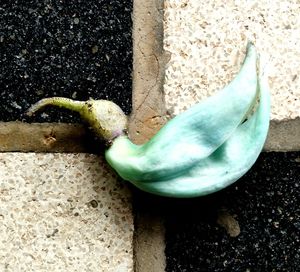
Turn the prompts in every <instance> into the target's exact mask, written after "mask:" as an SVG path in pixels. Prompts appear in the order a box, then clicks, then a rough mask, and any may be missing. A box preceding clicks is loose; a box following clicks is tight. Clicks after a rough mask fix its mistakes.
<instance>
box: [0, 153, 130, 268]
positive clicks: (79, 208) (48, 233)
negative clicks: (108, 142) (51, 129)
mask: <svg viewBox="0 0 300 272" xmlns="http://www.w3.org/2000/svg"><path fill="white" fill-rule="evenodd" d="M0 176H1V181H0V221H1V224H0V237H1V238H0V241H1V242H0V270H1V271H119V272H123V271H124V272H127V271H133V248H132V247H133V244H132V239H133V216H132V210H131V197H130V193H129V191H128V190H127V188H126V186H124V185H123V184H122V182H121V181H119V180H117V178H116V176H115V175H114V174H112V173H111V172H110V170H109V169H108V168H107V166H106V164H105V163H103V160H102V159H101V158H100V157H98V156H95V155H88V154H84V153H81V154H76V153H69V154H34V153H26V154H25V153H0Z"/></svg>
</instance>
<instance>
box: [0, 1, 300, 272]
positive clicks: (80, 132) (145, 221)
mask: <svg viewBox="0 0 300 272" xmlns="http://www.w3.org/2000/svg"><path fill="white" fill-rule="evenodd" d="M133 27H134V28H133V44H134V48H133V51H134V63H133V68H134V69H133V113H132V115H131V117H130V125H129V133H130V137H131V138H132V139H133V141H134V142H135V143H143V142H145V141H146V140H147V139H149V138H150V137H151V136H152V135H154V134H155V132H156V131H157V130H158V129H159V128H160V127H161V126H162V125H163V124H164V123H165V122H166V109H165V104H164V98H163V83H164V72H165V66H166V63H167V60H168V59H169V57H170V55H169V54H167V53H165V52H164V51H163V1H162V0H157V1H156V0H147V1H134V11H133ZM86 135H87V133H86V130H85V129H84V128H83V127H82V126H81V125H78V124H72V125H69V124H30V125H28V124H23V123H15V122H10V123H1V124H0V141H1V143H3V144H2V145H1V151H2V152H5V151H37V152H85V151H87V150H88V149H87V147H86V146H85V144H83V143H85V142H86V140H85V139H86ZM297 135H300V119H299V118H296V119H293V120H285V121H280V122H277V121H271V125H270V132H269V135H268V139H267V142H266V144H265V148H264V150H265V151H297V150H300V137H297ZM12 136H13V137H12ZM138 204H139V203H134V206H135V212H136V215H135V228H136V230H135V241H134V247H135V248H134V254H135V271H138V272H143V271H147V272H148V271H157V272H159V271H164V267H165V256H164V226H163V218H162V217H161V216H160V214H159V208H158V207H152V212H150V213H149V212H147V211H142V209H141V210H140V209H139V208H138V207H137V205H138ZM156 208H157V213H156V214H155V209H156ZM153 211H154V212H153Z"/></svg>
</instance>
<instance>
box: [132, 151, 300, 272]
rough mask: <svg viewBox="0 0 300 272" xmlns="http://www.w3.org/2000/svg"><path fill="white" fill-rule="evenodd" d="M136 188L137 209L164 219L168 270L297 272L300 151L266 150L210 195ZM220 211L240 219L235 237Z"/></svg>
mask: <svg viewBox="0 0 300 272" xmlns="http://www.w3.org/2000/svg"><path fill="white" fill-rule="evenodd" d="M133 191H134V208H135V210H136V211H138V212H139V213H140V214H147V215H148V216H150V217H151V214H152V215H154V217H156V216H157V215H160V216H163V217H164V218H165V225H166V250H165V252H166V258H167V269H166V271H167V272H199V271H209V272H215V271H216V272H221V271H222V272H223V271H226V272H227V271H228V272H269V271H270V272H279V271H280V272H281V271H286V272H297V271H299V267H300V152H290V153H275V152H271V153H262V154H261V155H260V158H259V159H258V161H257V162H256V164H255V165H254V167H253V168H252V169H251V170H250V171H249V172H248V173H247V174H246V175H245V176H244V177H243V178H242V179H240V180H239V181H237V182H236V183H235V184H233V185H232V186H230V187H228V188H226V189H225V190H222V191H220V192H218V193H215V194H212V195H209V196H206V197H201V198H195V199H170V198H163V197H157V196H154V195H150V194H147V193H143V192H141V191H139V190H137V189H134V188H133ZM221 214H223V215H224V214H226V215H230V216H229V217H231V219H232V218H233V221H235V222H237V223H238V225H239V228H240V231H239V232H236V233H235V234H238V235H237V236H236V237H232V236H231V235H230V234H229V232H228V230H226V229H225V228H224V227H223V226H221V225H220V224H219V223H218V222H220V221H219V220H220V215H221ZM218 219H219V220H218ZM231 221H232V220H231Z"/></svg>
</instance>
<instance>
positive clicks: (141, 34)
mask: <svg viewBox="0 0 300 272" xmlns="http://www.w3.org/2000/svg"><path fill="white" fill-rule="evenodd" d="M133 10H134V13H133V29H134V30H133V67H134V69H133V96H132V107H133V112H132V114H131V118H130V124H129V132H130V136H131V138H132V139H133V141H134V142H135V143H143V142H145V141H147V140H148V139H149V138H150V137H151V136H153V135H154V134H155V133H156V132H157V131H158V130H159V129H160V127H161V126H162V125H163V124H164V123H165V121H166V118H165V115H166V112H165V106H164V100H163V80H164V73H165V63H166V61H167V56H166V55H165V54H164V51H163V23H162V22H163V1H162V0H147V1H134V9H133Z"/></svg>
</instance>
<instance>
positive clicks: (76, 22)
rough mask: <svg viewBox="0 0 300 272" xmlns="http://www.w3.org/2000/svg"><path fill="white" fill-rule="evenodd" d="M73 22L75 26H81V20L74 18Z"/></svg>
mask: <svg viewBox="0 0 300 272" xmlns="http://www.w3.org/2000/svg"><path fill="white" fill-rule="evenodd" d="M73 21H74V24H75V25H78V24H79V18H77V17H76V18H74V20H73Z"/></svg>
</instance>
